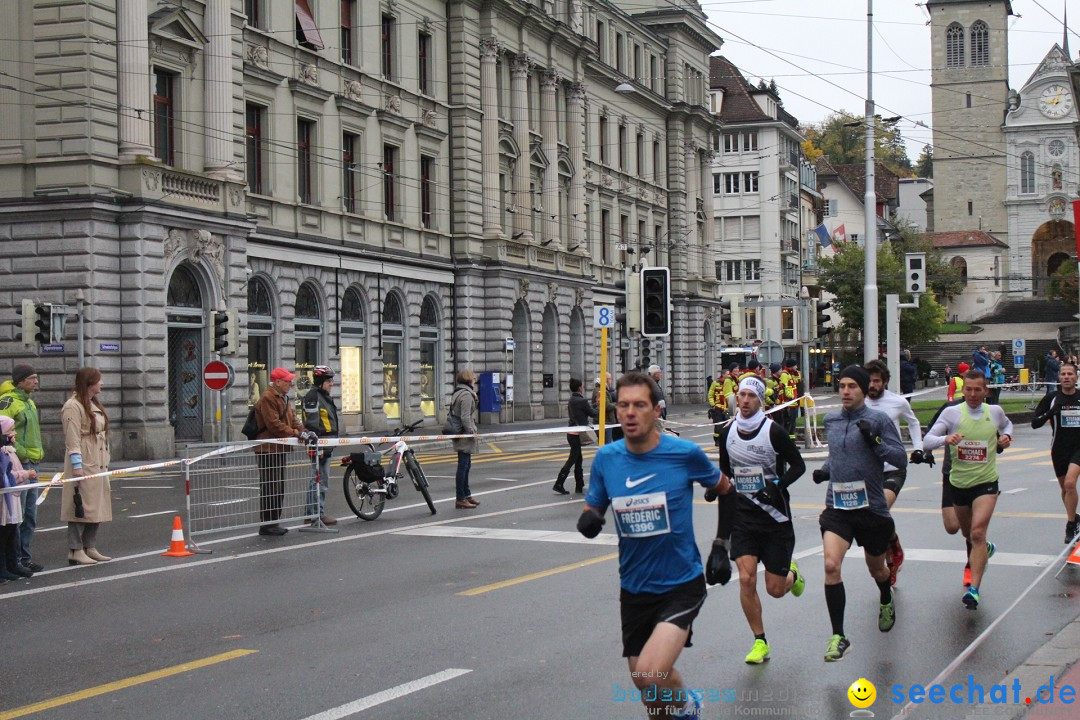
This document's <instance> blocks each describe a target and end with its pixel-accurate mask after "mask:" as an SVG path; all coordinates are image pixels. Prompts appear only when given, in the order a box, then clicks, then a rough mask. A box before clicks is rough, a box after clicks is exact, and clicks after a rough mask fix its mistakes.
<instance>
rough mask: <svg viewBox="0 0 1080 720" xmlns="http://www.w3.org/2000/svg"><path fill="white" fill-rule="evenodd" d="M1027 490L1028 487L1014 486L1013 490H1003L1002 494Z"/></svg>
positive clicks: (1012, 493) (1013, 493)
mask: <svg viewBox="0 0 1080 720" xmlns="http://www.w3.org/2000/svg"><path fill="white" fill-rule="evenodd" d="M1055 479H1056V478H1055ZM1025 490H1027V488H1013V489H1012V490H1002V491H1001V494H1002V495H1015V494H1016V493H1021V492H1024V491H1025Z"/></svg>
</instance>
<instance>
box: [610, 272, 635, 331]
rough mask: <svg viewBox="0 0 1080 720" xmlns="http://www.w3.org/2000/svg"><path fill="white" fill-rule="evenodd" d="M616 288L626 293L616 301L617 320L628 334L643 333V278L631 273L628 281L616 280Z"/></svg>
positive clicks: (627, 278) (627, 277)
mask: <svg viewBox="0 0 1080 720" xmlns="http://www.w3.org/2000/svg"><path fill="white" fill-rule="evenodd" d="M615 287H616V288H617V289H619V290H623V291H625V294H624V296H623V297H618V298H616V299H615V319H616V320H618V321H619V322H620V323H622V324H623V327H624V329H625V331H626V334H627V335H629V334H630V333H633V332H640V331H641V289H640V288H641V276H640V275H638V274H637V273H630V274H629V275H627V276H626V280H616V281H615Z"/></svg>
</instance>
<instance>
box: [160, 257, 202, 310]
mask: <svg viewBox="0 0 1080 720" xmlns="http://www.w3.org/2000/svg"><path fill="white" fill-rule="evenodd" d="M165 302H166V303H167V304H168V305H169V306H170V307H185V308H202V306H203V299H202V291H200V290H199V281H198V280H196V279H195V273H193V272H191V268H189V267H187V266H186V265H178V266H177V268H176V270H174V271H173V276H172V279H171V280H169V290H168V293H167V294H166V300H165Z"/></svg>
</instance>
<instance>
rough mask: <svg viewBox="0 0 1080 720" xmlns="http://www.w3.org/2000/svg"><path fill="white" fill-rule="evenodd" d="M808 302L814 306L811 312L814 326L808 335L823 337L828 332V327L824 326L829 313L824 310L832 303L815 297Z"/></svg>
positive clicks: (827, 320)
mask: <svg viewBox="0 0 1080 720" xmlns="http://www.w3.org/2000/svg"><path fill="white" fill-rule="evenodd" d="M810 302H812V303H813V305H814V307H813V308H812V310H813V313H812V314H813V316H814V327H813V332H812V333H811V334H810V336H811V337H812V338H820V337H825V336H826V335H828V334H829V328H827V327H825V324H826V323H827V322H829V315H828V313H826V312H825V311H826V310H828V309H829V308H831V307H832V303H830V302H822V301H820V300H816V299H815V300H811V301H810Z"/></svg>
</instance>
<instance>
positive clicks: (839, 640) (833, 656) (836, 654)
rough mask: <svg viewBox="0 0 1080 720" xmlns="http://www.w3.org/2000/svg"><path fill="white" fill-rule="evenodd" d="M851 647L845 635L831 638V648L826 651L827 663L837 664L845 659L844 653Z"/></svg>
mask: <svg viewBox="0 0 1080 720" xmlns="http://www.w3.org/2000/svg"><path fill="white" fill-rule="evenodd" d="M850 647H851V641H850V640H848V639H847V638H846V637H844V636H843V635H833V636H832V637H831V638H829V647H828V649H826V650H825V662H836V661H837V660H839V659H840V658H842V657H844V653H846V652H847V651H848V648H850Z"/></svg>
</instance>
